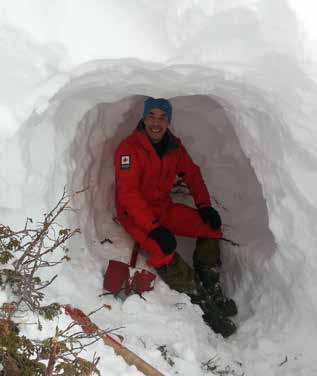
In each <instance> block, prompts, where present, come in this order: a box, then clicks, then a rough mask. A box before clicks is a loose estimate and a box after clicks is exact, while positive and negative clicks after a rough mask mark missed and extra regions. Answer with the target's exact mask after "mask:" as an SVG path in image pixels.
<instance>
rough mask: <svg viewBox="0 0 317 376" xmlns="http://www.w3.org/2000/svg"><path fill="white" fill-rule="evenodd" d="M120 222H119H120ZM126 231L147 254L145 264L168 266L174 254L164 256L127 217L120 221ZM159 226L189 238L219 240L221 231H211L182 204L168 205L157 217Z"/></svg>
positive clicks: (146, 234) (153, 242) (195, 214)
mask: <svg viewBox="0 0 317 376" xmlns="http://www.w3.org/2000/svg"><path fill="white" fill-rule="evenodd" d="M120 221H121V220H120ZM121 223H122V225H123V226H124V228H125V229H126V231H127V232H128V233H129V234H130V235H131V236H132V238H133V239H134V240H135V241H136V242H138V243H139V244H140V248H141V249H142V250H143V251H145V252H147V253H148V254H149V257H148V259H147V264H148V265H151V266H153V267H155V268H158V267H160V266H163V265H167V264H169V263H170V262H171V261H172V259H173V256H174V253H175V252H173V253H171V254H169V255H166V254H165V253H163V252H162V251H161V248H160V247H159V245H158V244H157V243H156V241H154V240H152V239H150V238H149V237H148V233H147V232H146V231H145V230H144V229H142V228H140V227H138V226H136V225H135V224H134V223H132V221H130V219H129V218H128V217H126V218H125V219H124V220H123V221H121ZM159 223H160V225H162V226H164V227H166V228H168V229H169V230H170V231H171V232H172V233H173V234H175V235H180V236H188V237H191V238H221V237H222V232H221V230H213V229H212V228H211V227H210V226H209V225H207V224H205V223H204V222H203V221H202V219H201V217H200V215H199V212H198V210H197V209H194V208H191V207H189V206H186V205H183V204H173V203H172V204H170V205H169V206H168V207H167V208H166V209H165V210H164V212H163V213H161V214H160V216H159Z"/></svg>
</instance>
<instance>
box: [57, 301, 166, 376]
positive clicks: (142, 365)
mask: <svg viewBox="0 0 317 376" xmlns="http://www.w3.org/2000/svg"><path fill="white" fill-rule="evenodd" d="M64 309H65V313H66V314H67V315H69V316H70V317H71V318H72V319H73V320H74V321H75V322H76V323H77V324H78V325H80V326H81V327H82V329H83V331H84V332H85V333H90V334H98V333H101V330H100V329H99V328H98V326H97V325H96V324H95V323H94V322H92V321H91V319H90V317H88V316H87V315H86V314H85V313H84V312H83V311H81V310H80V309H78V308H73V307H71V306H69V305H65V306H64ZM99 335H100V334H99ZM100 336H101V338H102V339H103V342H104V344H105V345H107V346H110V347H112V348H113V349H114V351H115V353H116V354H117V355H119V356H121V357H122V358H123V359H124V361H125V362H126V363H127V364H128V365H129V366H136V368H137V369H138V370H139V371H140V372H142V373H143V374H144V375H146V376H164V375H163V374H162V373H161V372H159V371H158V370H157V369H155V368H154V367H152V366H151V365H150V364H149V363H147V362H146V361H145V360H143V359H142V358H140V357H139V356H138V355H136V354H135V353H134V352H132V351H131V350H128V349H127V348H126V347H124V346H122V345H121V343H120V342H118V341H116V340H115V339H114V338H112V337H111V336H110V335H109V334H101V335H100Z"/></svg>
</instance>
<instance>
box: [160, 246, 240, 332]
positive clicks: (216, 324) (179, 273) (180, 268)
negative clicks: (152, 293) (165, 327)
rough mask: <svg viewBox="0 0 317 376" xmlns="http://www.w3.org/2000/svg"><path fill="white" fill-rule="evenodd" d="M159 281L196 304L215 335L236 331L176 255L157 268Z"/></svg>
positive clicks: (188, 268)
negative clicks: (183, 294) (167, 262)
mask: <svg viewBox="0 0 317 376" xmlns="http://www.w3.org/2000/svg"><path fill="white" fill-rule="evenodd" d="M156 270H157V273H158V275H159V276H160V277H161V279H162V280H163V281H164V282H165V283H166V284H167V285H168V286H169V287H170V288H172V289H174V290H176V291H178V292H183V293H185V294H187V295H189V296H190V298H191V302H192V303H193V304H198V305H199V306H200V307H201V309H202V311H203V312H204V315H203V318H204V320H205V322H206V323H207V324H208V325H209V326H210V327H211V329H213V331H214V332H215V333H220V334H221V335H222V336H223V337H228V336H230V335H231V334H233V333H234V332H235V331H236V326H235V324H234V323H233V322H232V321H231V320H230V319H228V318H226V317H225V316H224V315H223V313H222V312H221V310H220V309H219V308H218V307H217V305H216V304H215V303H214V302H213V300H212V299H210V297H209V293H208V292H207V291H206V290H205V289H204V287H203V286H202V284H201V282H200V281H199V278H198V276H197V274H196V273H195V272H194V270H193V269H192V268H191V267H190V266H189V265H188V264H187V263H186V262H185V261H184V260H183V259H182V257H181V256H180V255H179V254H178V253H176V254H175V256H174V258H173V260H172V261H171V262H170V263H169V264H168V265H165V266H162V267H160V268H157V269H156Z"/></svg>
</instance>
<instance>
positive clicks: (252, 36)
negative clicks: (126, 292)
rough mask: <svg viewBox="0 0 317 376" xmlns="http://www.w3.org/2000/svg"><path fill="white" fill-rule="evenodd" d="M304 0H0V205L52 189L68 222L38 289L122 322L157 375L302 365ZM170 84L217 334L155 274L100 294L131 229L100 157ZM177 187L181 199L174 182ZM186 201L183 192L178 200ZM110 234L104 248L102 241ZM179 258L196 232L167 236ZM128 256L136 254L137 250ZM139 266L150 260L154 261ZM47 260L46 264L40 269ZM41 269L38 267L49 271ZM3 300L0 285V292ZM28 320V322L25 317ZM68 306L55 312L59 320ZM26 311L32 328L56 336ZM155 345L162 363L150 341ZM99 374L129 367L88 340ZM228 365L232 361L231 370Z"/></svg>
mask: <svg viewBox="0 0 317 376" xmlns="http://www.w3.org/2000/svg"><path fill="white" fill-rule="evenodd" d="M314 7H315V6H314V5H313V4H312V2H310V1H302V2H301V5H299V4H298V2H296V1H290V2H287V1H284V0H278V1H276V0H262V1H260V0H258V1H256V0H253V1H251V0H223V1H221V2H219V1H211V0H186V1H184V0H182V1H181V0H174V1H173V2H169V1H167V0H164V1H160V2H153V1H149V0H131V1H124V0H120V1H115V0H107V1H98V0H90V1H88V0H80V1H79V0H77V1H73V0H67V1H65V0H64V1H61V0H55V1H53V2H49V1H39V0H30V1H27V0H19V1H18V0H15V1H14V0H11V1H10V2H9V1H2V3H1V5H0V55H1V61H0V80H1V91H0V147H1V148H0V163H1V169H0V192H1V195H0V214H1V223H4V224H10V225H12V226H13V227H14V228H19V227H20V226H23V224H24V222H25V219H26V217H32V218H33V219H34V220H35V219H36V220H39V219H41V216H42V215H43V213H45V212H46V211H47V210H48V209H50V208H52V207H53V206H54V204H55V203H56V202H57V200H58V199H59V197H60V196H61V193H62V191H63V187H64V186H66V187H67V189H68V191H69V192H75V191H78V190H81V189H83V188H87V190H86V191H85V192H84V193H82V194H80V195H77V196H76V198H75V199H74V200H73V203H72V205H73V207H74V208H75V209H77V210H76V211H75V212H74V213H73V214H69V215H68V216H67V217H66V216H65V217H64V223H65V225H67V226H68V227H76V226H79V227H80V228H81V231H82V234H81V235H80V236H78V237H77V238H76V239H73V240H72V241H71V242H70V244H69V246H70V256H71V261H70V262H69V263H67V264H65V265H63V266H59V267H58V268H57V270H54V274H55V273H56V272H58V274H59V277H58V278H57V280H56V281H55V282H54V283H53V284H52V285H51V286H50V287H49V288H48V289H47V297H46V299H47V302H53V301H59V302H60V303H69V304H72V305H73V306H75V307H78V308H80V309H82V310H84V311H85V312H90V311H93V310H94V309H96V308H98V307H99V306H100V305H101V304H109V305H111V307H112V309H111V310H106V309H105V310H102V311H99V312H98V313H97V314H96V315H95V320H96V322H97V323H98V325H99V326H100V327H102V328H109V329H111V328H120V329H118V330H117V331H116V333H118V334H121V335H122V336H123V337H124V345H125V346H127V347H128V348H129V349H131V350H133V351H135V352H136V353H137V354H138V355H139V356H141V357H142V358H144V359H145V360H146V361H147V362H149V363H150V364H152V365H153V366H154V367H156V368H158V369H159V370H160V371H161V372H162V373H163V374H164V375H182V376H192V375H197V376H199V375H205V374H212V373H211V372H209V373H207V372H206V371H204V369H203V368H202V363H205V362H207V361H208V360H209V359H211V358H214V357H216V358H217V363H218V365H219V368H218V370H221V369H225V368H226V367H227V366H228V367H230V369H231V370H232V374H235V375H242V374H244V375H248V376H262V375H263V376H264V375H265V376H267V375H277V376H293V375H294V376H295V375H296V376H298V375H301V376H308V375H309V376H310V375H314V374H316V372H317V366H316V362H315V358H316V356H315V348H316V345H317V324H316V319H315V318H316V314H317V301H316V293H317V291H316V290H317V288H316V285H317V284H316V282H317V281H316V274H315V272H316V268H317V257H316V244H317V239H316V236H317V235H316V234H317V231H316V230H317V229H316V222H317V198H316V194H315V189H316V186H317V175H316V167H317V146H316V145H317V134H316V127H315V121H316V102H317V90H316V81H315V78H316V66H315V65H316V64H315V62H316V49H315V41H316V39H317V37H316V36H317V33H316V30H315V29H314V23H313V22H312V14H313V11H314ZM148 95H151V96H155V97H166V98H170V100H171V102H172V104H173V109H174V115H173V121H172V124H171V127H172V130H173V131H174V132H175V134H177V135H178V136H180V137H181V138H182V140H183V142H184V144H185V145H186V147H187V148H188V150H189V151H190V154H191V155H192V157H193V159H194V160H195V161H196V162H197V163H198V164H199V165H200V166H201V169H202V173H203V176H204V178H205V180H206V183H207V185H208V187H209V191H210V193H211V195H212V198H213V203H214V206H215V207H216V208H217V210H219V212H220V214H221V216H222V218H223V222H224V233H225V236H226V237H227V238H229V239H232V240H234V241H236V242H238V243H239V247H233V246H231V245H229V244H228V243H223V244H222V251H223V258H224V267H223V269H224V273H223V283H224V286H225V288H226V292H227V293H228V295H230V296H232V297H233V298H234V299H235V300H236V302H237V304H238V307H239V314H238V316H237V318H235V319H234V321H235V322H236V323H237V325H238V331H237V333H236V334H235V335H233V336H232V337H230V338H228V339H226V340H224V339H223V338H222V337H221V336H219V335H216V334H214V333H213V332H212V330H210V329H209V328H208V327H206V325H205V324H204V322H203V320H202V317H201V315H202V312H201V310H200V309H199V307H197V306H193V305H191V304H190V302H189V298H188V297H187V296H186V295H184V294H179V293H177V292H175V291H172V290H170V289H169V288H168V287H167V286H166V285H165V284H164V283H163V282H162V281H160V280H159V279H158V280H157V281H156V284H155V288H154V290H153V291H152V292H149V293H146V294H144V298H145V299H142V298H140V297H139V296H137V295H133V296H130V297H129V298H127V299H126V300H125V301H121V300H120V299H115V298H113V297H112V296H106V297H98V295H99V294H101V293H102V279H103V273H104V271H105V269H106V267H107V264H108V261H109V260H110V259H117V260H122V261H124V262H128V261H129V257H130V249H131V245H132V240H131V239H130V238H129V236H128V235H127V234H125V232H124V230H123V229H122V228H121V227H120V226H119V225H117V224H116V223H114V221H113V219H112V217H113V216H114V215H115V211H114V203H113V198H114V176H113V166H112V155H113V151H114V150H115V147H116V146H117V145H118V143H119V142H120V141H121V140H122V139H123V138H124V137H125V136H127V135H128V134H129V133H130V132H131V131H132V130H133V128H134V127H135V126H136V124H137V122H138V120H139V119H140V117H141V113H142V106H143V101H144V99H145V98H146V96H148ZM175 199H176V200H177V199H179V196H175ZM189 204H191V202H190V201H189ZM105 238H110V239H111V240H112V241H113V244H109V243H104V244H101V243H100V241H101V240H103V239H105ZM178 244H179V245H178V250H179V252H180V253H181V254H182V255H183V257H184V258H186V259H187V260H188V261H189V262H191V261H190V260H191V254H192V251H193V247H194V240H192V239H185V238H182V239H181V238H180V239H179V242H178ZM138 267H144V268H148V267H147V266H146V264H145V259H144V257H143V256H142V257H139V260H138ZM152 271H153V270H152ZM50 273H51V272H50ZM52 273H53V272H52ZM9 298H10V297H9V296H7V295H6V294H5V293H4V292H0V302H4V301H6V300H7V299H9ZM25 320H27V318H25ZM67 322H69V318H67V317H66V316H61V317H60V318H59V321H58V325H59V326H63V325H66V324H67ZM55 325H56V322H54V323H47V324H45V325H44V329H43V331H42V332H37V331H36V330H35V329H34V327H32V326H29V325H25V328H24V332H25V334H27V335H28V336H30V337H31V338H45V336H51V335H53V333H54V328H55ZM159 346H166V349H167V351H168V356H169V357H170V358H171V359H172V360H173V362H174V365H173V366H171V365H170V364H169V363H168V361H167V360H166V359H164V357H163V356H162V355H161V353H160V351H159V350H158V347H159ZM95 351H96V352H97V353H98V355H100V356H101V361H100V364H99V368H100V370H101V374H102V375H140V374H141V373H140V372H139V371H137V370H136V369H135V367H129V366H127V365H126V364H125V363H124V361H123V360H122V359H121V358H120V357H118V356H116V355H115V354H114V352H113V350H112V349H110V348H107V347H106V346H105V345H103V344H102V343H99V344H98V345H96V346H94V347H92V348H91V349H90V350H89V351H88V352H87V356H88V357H89V356H92V354H93V353H94V352H95ZM234 372H235V373H234Z"/></svg>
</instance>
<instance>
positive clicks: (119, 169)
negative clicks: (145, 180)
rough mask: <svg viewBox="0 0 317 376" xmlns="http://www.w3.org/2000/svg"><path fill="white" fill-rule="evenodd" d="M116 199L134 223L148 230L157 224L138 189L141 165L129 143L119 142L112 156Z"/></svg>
mask: <svg viewBox="0 0 317 376" xmlns="http://www.w3.org/2000/svg"><path fill="white" fill-rule="evenodd" d="M114 164H115V175H116V200H117V203H118V205H119V206H120V208H122V209H123V210H125V211H127V213H128V215H129V217H131V218H132V219H133V221H134V222H135V224H136V225H138V226H140V227H141V228H144V229H145V230H146V231H147V232H150V231H151V230H153V229H154V228H155V227H157V226H158V223H157V221H156V218H155V216H154V214H153V212H152V210H151V207H150V206H149V205H148V203H147V202H146V200H145V199H144V197H143V195H142V193H141V191H140V176H141V172H142V165H141V163H140V161H139V160H138V158H137V155H136V153H135V152H134V150H133V146H132V145H129V144H121V145H120V146H119V147H118V149H117V150H116V152H115V156H114Z"/></svg>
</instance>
